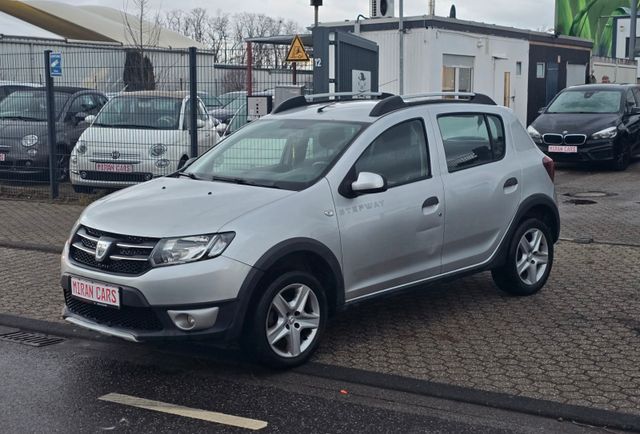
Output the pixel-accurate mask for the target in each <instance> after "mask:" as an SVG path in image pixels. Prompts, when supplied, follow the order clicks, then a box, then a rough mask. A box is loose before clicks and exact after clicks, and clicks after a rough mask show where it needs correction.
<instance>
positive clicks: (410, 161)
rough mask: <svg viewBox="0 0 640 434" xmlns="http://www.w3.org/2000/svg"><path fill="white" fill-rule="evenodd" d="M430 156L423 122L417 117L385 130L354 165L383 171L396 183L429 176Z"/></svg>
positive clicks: (391, 182) (372, 170)
mask: <svg viewBox="0 0 640 434" xmlns="http://www.w3.org/2000/svg"><path fill="white" fill-rule="evenodd" d="M428 157H429V156H428V153H427V140H426V137H425V130H424V124H423V123H422V121H421V120H418V119H414V120H411V121H408V122H403V123H401V124H398V125H396V126H394V127H391V128H390V129H388V130H387V131H385V132H384V133H382V134H381V135H380V136H379V137H378V138H377V139H376V140H374V142H373V143H371V145H369V147H368V148H367V149H366V150H365V151H364V152H363V154H362V155H361V156H360V158H359V159H358V161H357V162H356V164H355V169H356V173H360V172H372V173H377V174H378V175H382V176H384V177H385V179H386V180H387V184H388V186H389V187H394V186H397V185H402V184H407V183H410V182H414V181H418V180H420V179H424V178H427V177H428V176H429V158H428Z"/></svg>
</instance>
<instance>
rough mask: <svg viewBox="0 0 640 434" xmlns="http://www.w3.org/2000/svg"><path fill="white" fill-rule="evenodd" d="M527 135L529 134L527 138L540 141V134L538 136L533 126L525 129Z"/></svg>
mask: <svg viewBox="0 0 640 434" xmlns="http://www.w3.org/2000/svg"><path fill="white" fill-rule="evenodd" d="M527 133H529V136H530V137H531V138H532V139H533V140H535V141H536V142H541V141H542V134H540V133H539V132H538V130H536V129H535V128H533V126H531V125H529V128H527Z"/></svg>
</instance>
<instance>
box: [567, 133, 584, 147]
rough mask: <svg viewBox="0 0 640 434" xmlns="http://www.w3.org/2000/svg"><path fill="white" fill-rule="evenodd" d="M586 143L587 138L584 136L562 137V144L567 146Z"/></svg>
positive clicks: (569, 135)
mask: <svg viewBox="0 0 640 434" xmlns="http://www.w3.org/2000/svg"><path fill="white" fill-rule="evenodd" d="M586 141H587V136H585V135H584V134H567V135H566V136H564V142H565V143H566V144H567V145H582V144H583V143H584V142H586Z"/></svg>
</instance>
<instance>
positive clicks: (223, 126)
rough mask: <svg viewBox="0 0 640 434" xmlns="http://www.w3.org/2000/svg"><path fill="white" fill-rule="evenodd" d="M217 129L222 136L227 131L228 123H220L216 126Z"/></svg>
mask: <svg viewBox="0 0 640 434" xmlns="http://www.w3.org/2000/svg"><path fill="white" fill-rule="evenodd" d="M216 131H217V132H218V134H219V135H220V136H221V137H222V136H223V135H224V134H225V133H226V132H227V124H223V123H219V124H218V125H217V126H216Z"/></svg>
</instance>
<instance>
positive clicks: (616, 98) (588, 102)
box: [547, 90, 622, 113]
mask: <svg viewBox="0 0 640 434" xmlns="http://www.w3.org/2000/svg"><path fill="white" fill-rule="evenodd" d="M621 99H622V93H621V92H620V91H617V90H570V91H567V92H563V93H561V94H560V95H558V97H557V98H556V99H555V101H553V103H551V105H550V106H549V108H548V109H547V113H617V112H619V111H620V101H621Z"/></svg>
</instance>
